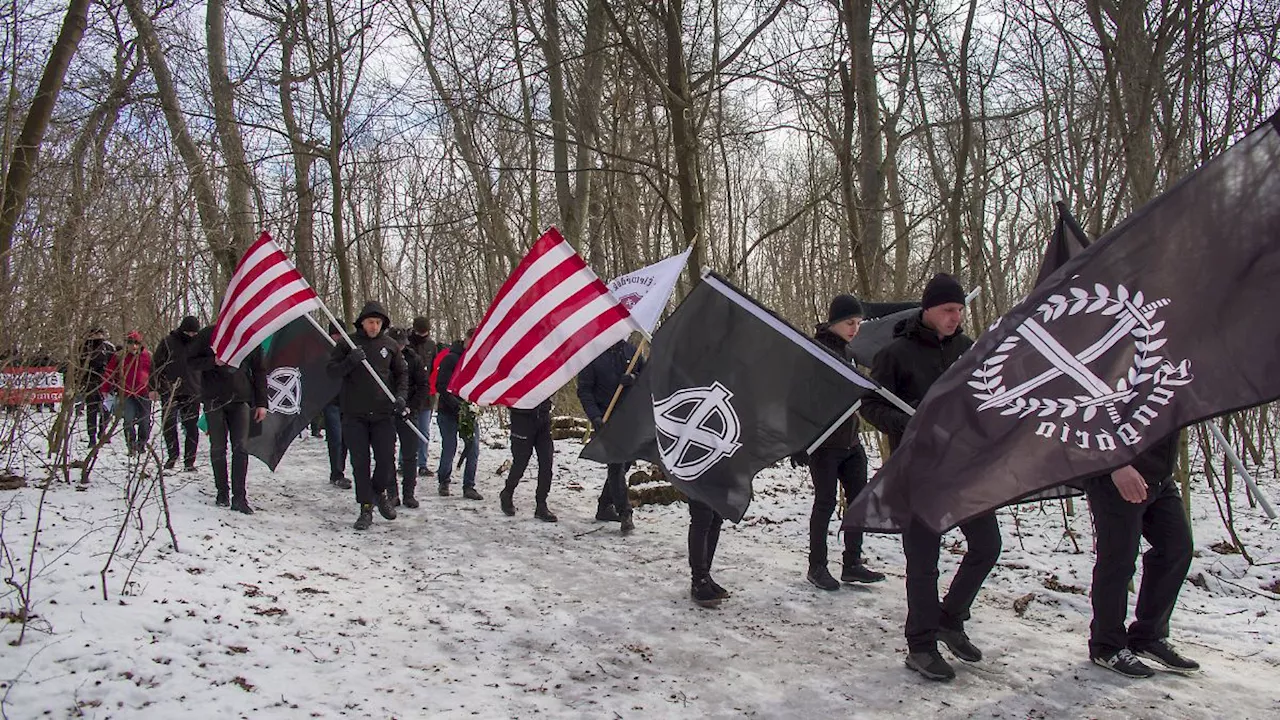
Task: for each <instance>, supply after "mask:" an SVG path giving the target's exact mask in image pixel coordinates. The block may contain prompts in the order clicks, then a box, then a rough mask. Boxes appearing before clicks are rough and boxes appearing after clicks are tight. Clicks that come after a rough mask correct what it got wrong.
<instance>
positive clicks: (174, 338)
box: [151, 330, 201, 400]
mask: <svg viewBox="0 0 1280 720" xmlns="http://www.w3.org/2000/svg"><path fill="white" fill-rule="evenodd" d="M195 346H196V338H195V337H187V336H186V334H185V333H183V332H181V331H179V330H174V331H173V332H171V333H169V334H168V335H165V336H164V339H163V340H161V341H160V344H159V345H157V346H156V349H155V352H153V353H151V389H152V390H155V391H156V392H158V393H160V399H161V400H167V399H168V398H169V397H170V396H171V395H172V396H173V397H175V398H198V397H200V375H201V373H199V372H197V371H195V370H193V369H191V366H190V363H189V362H188V358H189V357H190V356H191V351H192V349H193V348H195Z"/></svg>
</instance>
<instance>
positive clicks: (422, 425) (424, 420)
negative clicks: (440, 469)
mask: <svg viewBox="0 0 1280 720" xmlns="http://www.w3.org/2000/svg"><path fill="white" fill-rule="evenodd" d="M417 425H418V431H419V432H421V433H422V437H424V438H426V439H427V442H422V441H421V440H419V441H418V467H421V468H424V467H426V466H427V443H429V442H431V408H427V409H426V410H419V411H418V420H417Z"/></svg>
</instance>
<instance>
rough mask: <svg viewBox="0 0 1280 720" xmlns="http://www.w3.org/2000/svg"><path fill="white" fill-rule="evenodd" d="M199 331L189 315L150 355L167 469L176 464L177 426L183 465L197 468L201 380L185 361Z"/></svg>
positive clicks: (153, 386) (192, 317)
mask: <svg viewBox="0 0 1280 720" xmlns="http://www.w3.org/2000/svg"><path fill="white" fill-rule="evenodd" d="M199 332H200V321H199V320H197V319H196V318H195V317H194V316H192V315H188V316H186V317H184V318H182V322H181V323H179V325H178V327H177V328H176V329H175V330H174V331H173V332H171V333H169V334H168V335H166V336H165V337H164V339H163V340H161V341H160V344H159V345H157V346H156V350H155V352H153V353H152V354H151V364H152V367H151V389H152V390H154V391H155V393H156V398H155V399H158V400H159V401H160V427H161V429H162V432H163V434H164V446H165V450H166V452H167V460H166V462H165V464H164V467H165V469H166V470H172V469H173V467H174V466H175V465H177V464H178V453H179V449H180V448H179V444H178V425H179V424H181V425H182V434H183V443H182V448H181V450H182V465H183V469H184V470H186V471H188V472H191V471H194V470H195V469H196V447H197V446H198V445H199V444H200V429H199V428H198V427H197V423H198V422H199V420H200V380H199V375H198V374H197V373H196V372H195V371H194V370H192V369H191V367H190V366H189V364H188V362H187V358H188V356H189V355H190V354H191V348H192V346H193V345H194V341H195V337H196V334H197V333H199Z"/></svg>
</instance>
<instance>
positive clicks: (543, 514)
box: [533, 502, 560, 522]
mask: <svg viewBox="0 0 1280 720" xmlns="http://www.w3.org/2000/svg"><path fill="white" fill-rule="evenodd" d="M533 516H534V517H536V518H538V519H539V520H542V521H544V522H556V521H557V520H559V519H560V518H558V517H556V514H555V513H553V512H551V510H550V509H548V508H547V504H546V503H544V502H540V503H538V506H537V507H536V508H534V510H533Z"/></svg>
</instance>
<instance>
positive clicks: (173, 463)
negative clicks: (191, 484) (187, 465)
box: [164, 458, 178, 470]
mask: <svg viewBox="0 0 1280 720" xmlns="http://www.w3.org/2000/svg"><path fill="white" fill-rule="evenodd" d="M177 466H178V458H169V459H168V460H165V461H164V469H165V470H172V469H174V468H175V467H177Z"/></svg>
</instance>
